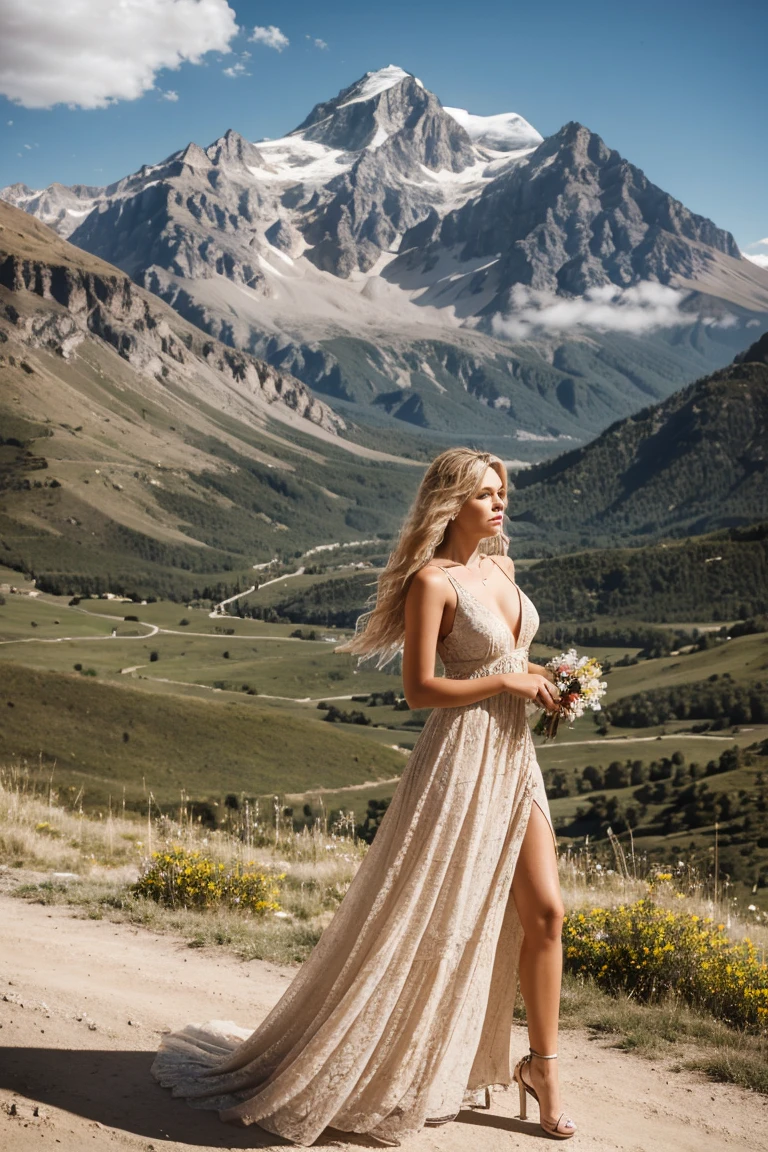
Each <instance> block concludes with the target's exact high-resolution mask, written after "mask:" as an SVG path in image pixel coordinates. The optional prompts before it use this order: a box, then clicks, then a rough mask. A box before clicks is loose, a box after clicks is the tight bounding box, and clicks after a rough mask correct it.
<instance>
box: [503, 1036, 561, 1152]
mask: <svg viewBox="0 0 768 1152" xmlns="http://www.w3.org/2000/svg"><path fill="white" fill-rule="evenodd" d="M532 1056H538V1057H539V1059H540V1060H555V1059H556V1058H557V1052H555V1053H554V1054H553V1055H552V1056H543V1055H542V1053H541V1052H534V1050H533V1048H531V1049H530V1050H529V1053H528V1055H527V1056H523V1058H522V1060H519V1061H518V1063H517V1064H516V1065H515V1071H514V1073H513V1075H514V1078H515V1080H516V1081H517V1086H518V1089H519V1091H520V1119H521V1120H525V1119H527V1097H526V1092H530V1094H531V1096H533V1098H534V1100H535V1101H536V1103H537V1104H538V1105H539V1123H540V1124H541V1126H542V1128H543V1129H544V1131H545V1132H546V1133H547V1134H548V1135H549V1136H557V1137H559V1138H560V1139H561V1140H567V1139H568V1137H569V1136H573V1135H574V1133H575V1131H576V1125H575V1124H574V1123H573V1120H571V1119H570V1117H568V1116H566V1114H565V1112H561V1113H560V1115H559V1116H558V1118H557V1120H556V1121H554V1120H548V1119H546V1118H545V1117H544V1116H542V1114H541V1101H540V1100H539V1097H538V1095H537V1092H536V1089H535V1088H534V1087H533V1085H532V1084H529V1083H528V1081H527V1080H525V1079H524V1077H523V1067H524V1065H525V1064H530V1062H531V1057H532ZM569 1129H570V1131H569Z"/></svg>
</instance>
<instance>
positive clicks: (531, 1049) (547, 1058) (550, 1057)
mask: <svg viewBox="0 0 768 1152" xmlns="http://www.w3.org/2000/svg"><path fill="white" fill-rule="evenodd" d="M528 1051H529V1052H530V1054H531V1056H538V1057H539V1059H540V1060H556V1059H557V1052H553V1053H552V1055H551V1056H544V1055H543V1054H542V1053H541V1052H536V1051H535V1050H534V1049H533V1048H529V1049H528Z"/></svg>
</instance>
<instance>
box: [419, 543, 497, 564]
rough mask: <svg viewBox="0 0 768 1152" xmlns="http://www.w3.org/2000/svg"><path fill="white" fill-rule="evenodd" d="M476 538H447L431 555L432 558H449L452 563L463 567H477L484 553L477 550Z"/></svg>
mask: <svg viewBox="0 0 768 1152" xmlns="http://www.w3.org/2000/svg"><path fill="white" fill-rule="evenodd" d="M478 544H479V542H478V541H477V540H449V541H445V542H444V543H443V544H442V546H441V547H440V548H439V549H438V551H436V552H435V553H434V555H433V557H432V558H433V560H450V561H452V562H453V563H454V564H462V565H463V566H464V567H465V568H477V567H479V565H480V562H481V561H482V558H483V555H484V553H482V552H480V551H478Z"/></svg>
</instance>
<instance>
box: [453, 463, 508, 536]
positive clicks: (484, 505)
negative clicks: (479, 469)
mask: <svg viewBox="0 0 768 1152" xmlns="http://www.w3.org/2000/svg"><path fill="white" fill-rule="evenodd" d="M506 506H507V489H506V484H505V483H503V482H502V480H501V479H500V477H499V474H498V472H497V471H496V469H495V468H491V467H490V466H489V467H488V468H486V470H485V475H484V476H483V479H482V482H481V484H480V487H479V488H478V490H477V492H475V494H474V496H470V498H469V500H466V501H465V502H464V503H463V504H462V506H461V508H460V509H459V512H458V514H457V516H456V519H455V520H453V521H451V524H452V525H453V526H455V527H456V528H458V529H459V530H460V531H461V532H462V533H466V534H467V535H468V536H475V537H477V539H478V540H482V539H484V538H486V537H487V536H498V534H499V533H500V532H501V531H502V526H503V523H504V509H505V508H506Z"/></svg>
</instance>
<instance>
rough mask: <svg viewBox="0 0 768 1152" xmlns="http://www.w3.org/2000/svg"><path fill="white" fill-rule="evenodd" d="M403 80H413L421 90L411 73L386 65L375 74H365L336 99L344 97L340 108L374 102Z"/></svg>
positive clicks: (419, 84) (396, 66) (418, 81)
mask: <svg viewBox="0 0 768 1152" xmlns="http://www.w3.org/2000/svg"><path fill="white" fill-rule="evenodd" d="M403 80H413V81H415V83H416V84H418V86H419V88H423V87H424V85H423V84H422V82H421V80H419V79H418V78H417V77H416V76H413V75H412V73H410V72H406V71H405V69H404V68H400V67H399V65H397V64H388V65H387V66H386V68H379V69H378V70H377V71H376V72H366V73H365V75H364V76H361V78H360V79H359V80H356V81H355V83H354V84H351V85H350V87H349V88H345V89H344V91H343V92H340V93H339V96H338V99H341V97H342V96H345V97H346V99H345V101H344V103H342V104H340V105H339V107H340V108H344V107H345V106H346V105H347V104H358V103H361V102H363V101H365V100H374V99H375V98H376V97H377V96H380V95H381V93H382V92H386V91H387V90H388V89H389V88H394V87H395V85H396V84H401V83H402V82H403Z"/></svg>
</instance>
